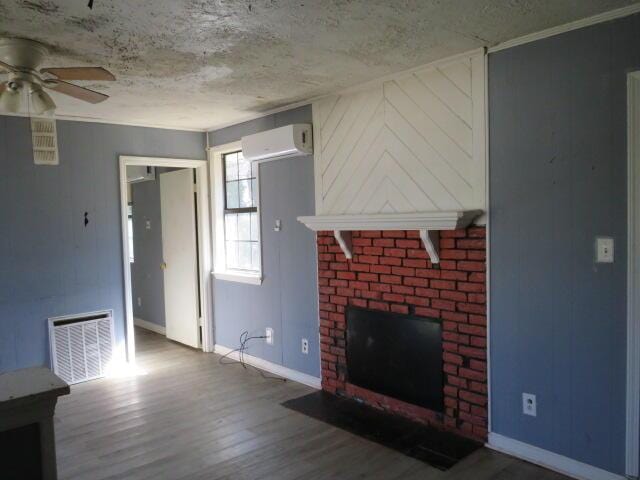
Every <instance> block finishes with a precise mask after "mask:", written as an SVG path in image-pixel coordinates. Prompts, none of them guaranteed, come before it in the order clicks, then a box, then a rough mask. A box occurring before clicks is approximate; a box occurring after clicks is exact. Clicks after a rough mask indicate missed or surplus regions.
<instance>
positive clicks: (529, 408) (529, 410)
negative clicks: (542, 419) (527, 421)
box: [522, 393, 537, 417]
mask: <svg viewBox="0 0 640 480" xmlns="http://www.w3.org/2000/svg"><path fill="white" fill-rule="evenodd" d="M522 413H524V414H525V415H530V416H532V417H535V416H536V415H537V408H536V396H535V395H534V394H533V393H523V394H522Z"/></svg>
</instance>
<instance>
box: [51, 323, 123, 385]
mask: <svg viewBox="0 0 640 480" xmlns="http://www.w3.org/2000/svg"><path fill="white" fill-rule="evenodd" d="M113 332H114V331H113V313H112V312H111V311H106V312H97V313H89V314H83V315H73V316H68V317H56V318H50V319H49V337H50V338H49V341H50V344H51V364H52V366H53V371H54V373H55V374H56V375H58V376H59V377H60V378H62V379H63V380H64V381H65V382H67V383H70V384H72V383H79V382H84V381H87V380H92V379H95V378H100V377H103V376H104V375H105V373H106V370H107V367H108V366H109V364H110V363H111V360H112V358H113V347H114V345H115V340H114V333H113Z"/></svg>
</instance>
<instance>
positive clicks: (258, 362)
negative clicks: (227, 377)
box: [214, 345, 321, 389]
mask: <svg viewBox="0 0 640 480" xmlns="http://www.w3.org/2000/svg"><path fill="white" fill-rule="evenodd" d="M214 352H215V353H217V354H218V355H226V356H227V357H228V358H231V359H232V360H236V361H240V353H239V352H237V351H235V350H233V349H231V348H228V347H224V346H222V345H216V346H215V348H214ZM243 357H244V361H245V363H246V364H248V365H251V366H253V367H256V368H258V369H260V370H264V371H265V372H269V373H272V374H274V375H278V376H279V377H282V378H286V379H288V380H293V381H294V382H298V383H302V384H304V385H307V386H309V387H312V388H316V389H320V388H321V383H320V379H319V378H318V377H314V376H312V375H308V374H306V373H302V372H298V371H297V370H293V369H291V368H287V367H283V366H282V365H278V364H276V363H272V362H269V361H267V360H263V359H262V358H258V357H254V356H253V355H248V354H246V353H245V354H244V356H243Z"/></svg>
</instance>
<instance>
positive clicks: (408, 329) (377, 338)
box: [346, 306, 444, 412]
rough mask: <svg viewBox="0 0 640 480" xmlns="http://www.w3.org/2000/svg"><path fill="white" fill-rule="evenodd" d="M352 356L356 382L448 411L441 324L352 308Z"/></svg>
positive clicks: (349, 362) (352, 380) (349, 311)
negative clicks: (445, 400)
mask: <svg viewBox="0 0 640 480" xmlns="http://www.w3.org/2000/svg"><path fill="white" fill-rule="evenodd" d="M346 357H347V377H348V381H349V382H350V383H352V384H354V385H357V386H360V387H363V388H366V389H368V390H372V391H374V392H377V393H381V394H384V395H387V396H389V397H393V398H396V399H398V400H402V401H405V402H408V403H411V404H414V405H419V406H422V407H425V408H428V409H431V410H435V411H438V412H442V411H443V408H444V405H443V397H444V387H443V371H442V326H441V323H440V321H439V320H436V319H430V318H424V317H417V316H414V315H404V314H398V313H389V312H383V311H378V310H369V309H364V308H359V307H352V306H350V307H347V345H346Z"/></svg>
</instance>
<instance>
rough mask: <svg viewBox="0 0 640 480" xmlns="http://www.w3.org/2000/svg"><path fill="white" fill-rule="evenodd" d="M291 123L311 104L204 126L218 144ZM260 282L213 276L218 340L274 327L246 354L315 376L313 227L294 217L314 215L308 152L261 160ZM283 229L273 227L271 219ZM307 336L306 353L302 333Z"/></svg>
mask: <svg viewBox="0 0 640 480" xmlns="http://www.w3.org/2000/svg"><path fill="white" fill-rule="evenodd" d="M291 123H311V107H310V106H306V107H301V108H298V109H295V110H290V111H287V112H282V113H278V114H275V115H270V116H268V117H264V118H260V119H257V120H253V121H250V122H246V123H243V124H239V125H234V126H232V127H228V128H224V129H221V130H217V131H214V132H210V133H209V142H210V144H211V145H212V146H213V145H223V144H226V143H230V142H233V141H237V140H239V139H240V138H241V137H242V136H244V135H249V134H252V133H257V132H260V131H264V130H268V129H272V128H277V127H280V126H283V125H289V124H291ZM259 175H260V213H261V222H262V224H261V228H262V263H263V275H264V281H263V283H262V285H260V286H255V285H248V284H242V283H236V282H229V281H224V280H216V281H215V282H214V300H213V303H214V309H215V313H214V316H215V336H216V343H218V344H221V345H224V346H226V347H229V348H237V347H238V338H239V336H240V334H241V333H242V331H243V330H248V331H249V333H250V334H251V335H264V331H265V329H266V328H267V327H272V328H273V329H274V339H275V341H274V345H273V346H270V345H266V344H265V343H264V341H263V340H254V341H252V342H251V343H250V348H249V353H250V354H252V355H255V356H257V357H260V358H263V359H265V360H268V361H270V362H273V363H276V364H279V365H283V366H285V367H288V368H291V369H294V370H297V371H299V372H303V373H306V374H309V375H313V376H316V377H318V376H320V351H319V348H320V346H319V334H318V283H317V270H316V258H317V257H316V244H315V234H314V233H313V232H311V231H310V230H308V229H307V228H306V227H305V226H304V225H302V224H301V223H299V222H298V221H297V220H296V218H297V217H298V216H301V215H314V212H315V196H314V180H313V178H314V177H313V156H311V155H309V156H306V157H295V158H290V159H283V160H276V161H272V162H267V163H263V164H261V165H260V173H259ZM276 219H280V220H281V221H282V230H281V231H280V232H274V230H273V226H274V224H275V220H276ZM302 338H307V339H308V340H309V354H308V355H303V354H302V352H301V339H302Z"/></svg>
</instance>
